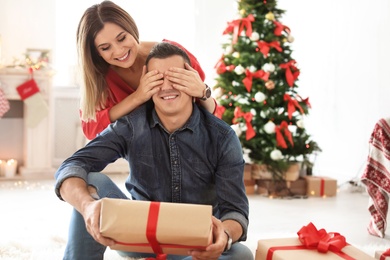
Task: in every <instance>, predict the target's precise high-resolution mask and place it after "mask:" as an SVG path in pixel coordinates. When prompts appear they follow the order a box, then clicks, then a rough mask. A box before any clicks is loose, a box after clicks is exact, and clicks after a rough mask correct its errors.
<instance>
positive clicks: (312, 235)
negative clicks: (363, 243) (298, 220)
mask: <svg viewBox="0 0 390 260" xmlns="http://www.w3.org/2000/svg"><path fill="white" fill-rule="evenodd" d="M297 234H298V237H297V238H276V239H262V240H259V241H258V244H257V250H256V257H255V260H302V259H315V260H321V259H324V260H325V259H326V260H342V259H345V260H373V259H375V258H373V257H371V256H369V255H368V254H366V253H364V252H363V251H361V250H359V249H358V248H356V247H354V246H351V245H349V244H348V243H347V242H346V239H345V237H344V236H342V235H340V234H339V233H335V232H329V233H328V232H326V231H325V230H324V229H320V230H317V228H316V227H315V226H314V225H313V224H312V223H309V224H308V225H307V226H303V227H302V228H301V229H300V230H299V231H298V232H297Z"/></svg>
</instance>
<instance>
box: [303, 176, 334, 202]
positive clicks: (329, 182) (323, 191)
mask: <svg viewBox="0 0 390 260" xmlns="http://www.w3.org/2000/svg"><path fill="white" fill-rule="evenodd" d="M305 179H306V181H307V195H308V196H312V197H332V196H335V195H336V194H337V180H335V179H332V178H329V177H323V176H306V177H305Z"/></svg>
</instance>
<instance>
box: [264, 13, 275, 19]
mask: <svg viewBox="0 0 390 260" xmlns="http://www.w3.org/2000/svg"><path fill="white" fill-rule="evenodd" d="M265 19H267V20H270V21H274V20H275V16H274V14H273V13H272V12H271V11H269V12H268V13H267V14H266V15H265Z"/></svg>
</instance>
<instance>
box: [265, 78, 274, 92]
mask: <svg viewBox="0 0 390 260" xmlns="http://www.w3.org/2000/svg"><path fill="white" fill-rule="evenodd" d="M265 87H266V88H267V89H268V90H272V89H274V88H275V82H273V81H272V80H268V81H267V82H266V83H265Z"/></svg>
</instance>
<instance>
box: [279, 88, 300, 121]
mask: <svg viewBox="0 0 390 260" xmlns="http://www.w3.org/2000/svg"><path fill="white" fill-rule="evenodd" d="M283 99H284V101H287V102H288V103H287V112H288V118H289V119H291V117H292V114H293V113H294V112H295V111H296V108H298V109H299V111H300V112H301V114H303V109H302V107H301V106H300V105H299V103H298V100H296V99H294V98H292V97H291V96H290V95H289V94H284V97H283Z"/></svg>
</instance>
